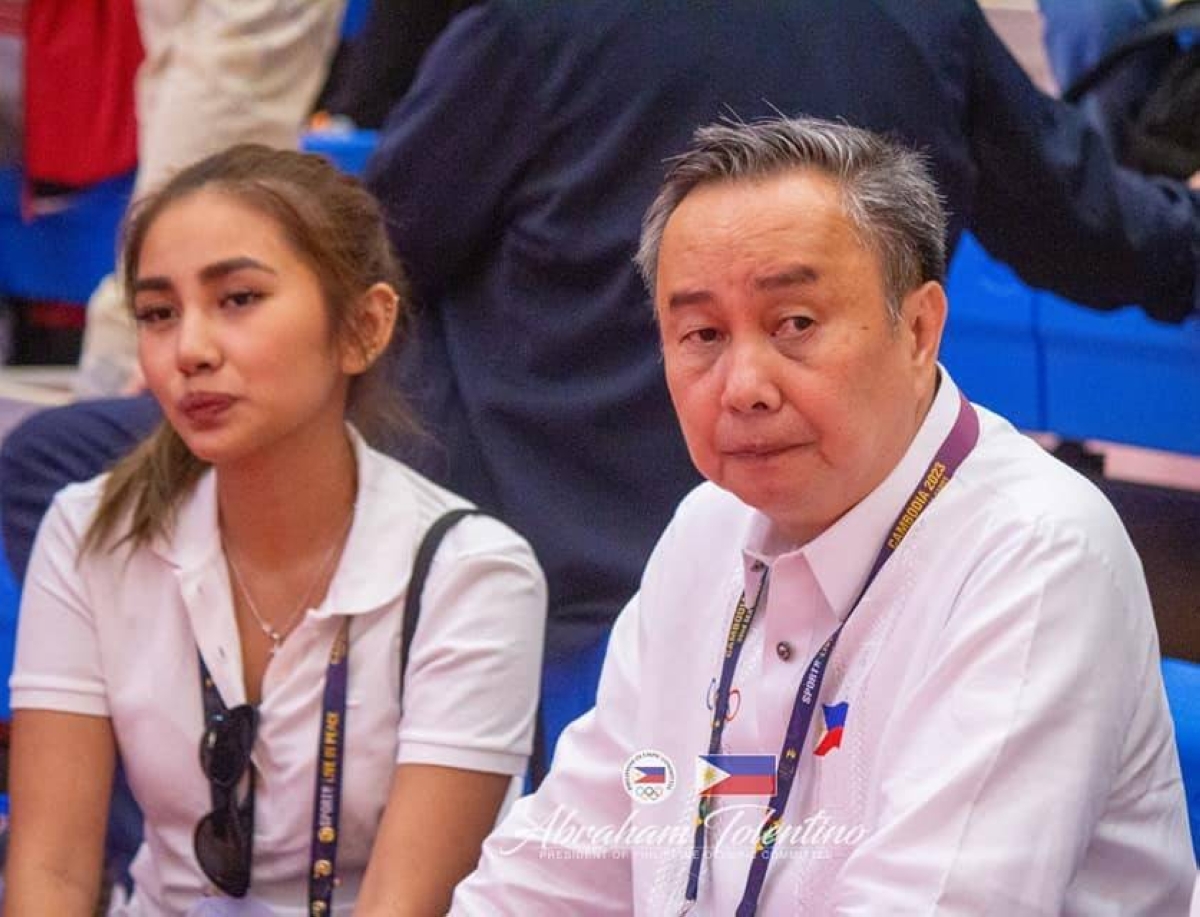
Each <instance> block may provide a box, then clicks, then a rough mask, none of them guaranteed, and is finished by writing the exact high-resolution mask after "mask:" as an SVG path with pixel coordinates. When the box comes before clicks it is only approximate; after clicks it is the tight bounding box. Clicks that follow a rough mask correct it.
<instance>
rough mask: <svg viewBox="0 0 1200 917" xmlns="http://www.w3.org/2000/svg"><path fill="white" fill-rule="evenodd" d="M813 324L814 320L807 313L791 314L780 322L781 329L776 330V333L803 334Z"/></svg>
mask: <svg viewBox="0 0 1200 917" xmlns="http://www.w3.org/2000/svg"><path fill="white" fill-rule="evenodd" d="M812 326H813V320H812V319H811V318H809V317H808V316H807V315H789V316H788V317H787V318H785V319H784V320H783V321H782V322H781V323H780V325H779V330H778V331H777V332H776V334H782V335H793V334H803V333H804V332H805V331H807V330H808V329H809V328H811V327H812Z"/></svg>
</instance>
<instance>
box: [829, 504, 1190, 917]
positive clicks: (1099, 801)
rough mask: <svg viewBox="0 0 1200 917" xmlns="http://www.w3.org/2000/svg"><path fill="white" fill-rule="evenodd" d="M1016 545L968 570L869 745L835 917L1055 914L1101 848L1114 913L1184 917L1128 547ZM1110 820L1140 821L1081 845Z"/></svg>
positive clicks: (998, 549) (1168, 791) (1144, 617)
mask: <svg viewBox="0 0 1200 917" xmlns="http://www.w3.org/2000/svg"><path fill="white" fill-rule="evenodd" d="M1113 524H1115V523H1113ZM1018 535H1019V536H1020V537H1010V538H1007V539H999V538H997V540H996V543H995V544H994V545H993V546H992V550H991V552H990V554H989V556H988V558H987V560H986V562H984V563H982V564H980V565H979V566H978V567H977V568H976V569H975V570H974V571H973V572H972V574H971V576H970V577H969V579H968V580H967V582H966V584H965V585H964V587H963V588H962V590H961V591H960V593H959V595H958V596H957V598H956V599H955V601H954V604H953V607H952V609H951V611H950V614H949V616H948V620H947V621H946V623H945V625H944V634H943V638H942V641H941V645H940V647H939V648H938V650H937V651H936V652H934V653H933V654H931V656H930V658H929V659H928V660H927V661H926V662H925V666H926V669H925V672H924V674H923V676H922V677H921V678H920V679H919V681H917V682H916V683H915V684H914V685H912V686H911V687H909V688H907V689H906V690H904V691H903V692H901V693H899V694H898V696H897V697H896V700H895V707H894V710H893V712H892V713H890V714H889V718H888V722H887V728H886V729H885V730H883V732H882V734H881V735H879V736H878V737H877V741H879V742H880V743H881V745H882V746H883V747H884V749H885V754H886V758H885V763H883V764H881V765H880V769H879V771H878V772H877V773H876V774H875V775H873V778H872V780H873V784H874V785H875V786H877V787H878V788H879V789H878V792H879V794H880V800H879V809H878V814H877V816H876V818H875V819H874V822H875V823H874V826H873V827H872V829H871V831H870V834H869V835H868V836H867V837H866V838H865V840H863V842H862V843H861V844H859V845H858V846H857V847H856V848H855V850H854V851H853V852H852V853H851V855H850V857H849V858H848V860H847V861H846V864H845V866H844V868H843V869H842V870H841V872H840V873H839V875H838V879H837V888H836V894H835V905H836V906H835V907H834V908H833V910H832V913H834V914H836V915H838V917H868V915H870V917H874V915H878V914H884V913H886V914H924V915H935V914H936V915H959V914H1004V915H1005V917H1034V915H1037V917H1051V915H1059V914H1062V913H1063V912H1064V901H1065V900H1066V898H1067V895H1068V892H1069V890H1070V887H1071V885H1072V881H1073V879H1074V877H1075V876H1076V875H1077V872H1078V869H1079V867H1080V864H1081V863H1082V862H1083V861H1084V858H1085V855H1087V854H1088V853H1089V848H1091V850H1092V857H1093V860H1092V866H1091V868H1096V864H1095V859H1094V857H1095V856H1096V854H1095V849H1096V847H1095V845H1100V846H1099V849H1100V850H1103V849H1104V845H1105V844H1106V843H1108V842H1109V841H1110V840H1111V841H1112V843H1113V844H1114V845H1115V846H1114V850H1117V849H1118V848H1119V849H1120V852H1114V853H1113V854H1112V859H1111V861H1110V862H1109V863H1108V864H1107V865H1106V866H1105V867H1104V868H1105V869H1106V870H1107V871H1108V872H1109V873H1110V875H1111V880H1112V882H1113V887H1114V889H1118V888H1122V887H1123V886H1122V879H1121V875H1122V869H1123V868H1127V869H1128V870H1129V871H1130V872H1129V875H1130V877H1131V878H1132V879H1134V880H1135V882H1134V884H1133V887H1134V888H1135V889H1136V891H1127V892H1124V893H1125V894H1129V895H1131V896H1132V895H1139V896H1141V900H1138V901H1136V902H1135V900H1134V899H1133V898H1132V897H1129V898H1126V899H1124V901H1123V904H1124V909H1122V913H1131V914H1133V913H1136V914H1156V915H1157V914H1162V915H1168V914H1180V915H1182V914H1183V913H1184V912H1185V910H1186V900H1187V894H1188V893H1189V892H1190V887H1191V881H1192V877H1193V875H1194V867H1193V866H1192V864H1191V850H1190V844H1189V840H1188V835H1187V827H1186V816H1185V814H1184V811H1183V794H1182V789H1181V786H1180V783H1179V771H1178V765H1177V764H1173V763H1172V761H1171V759H1172V758H1173V756H1174V755H1175V749H1174V745H1173V742H1172V735H1171V726H1170V719H1169V715H1168V713H1167V710H1166V706H1165V704H1166V701H1165V697H1164V695H1163V688H1162V681H1161V676H1160V674H1159V669H1158V665H1159V656H1158V647H1157V643H1156V640H1155V637H1154V624H1153V617H1152V613H1151V610H1150V605H1149V599H1148V596H1147V595H1146V593H1145V586H1144V584H1143V583H1141V582H1140V570H1138V568H1137V560H1136V557H1134V556H1133V549H1132V548H1131V547H1130V548H1128V550H1127V552H1122V553H1123V554H1124V556H1116V557H1114V556H1105V555H1104V554H1103V552H1102V551H1096V550H1094V546H1093V545H1090V544H1089V543H1088V540H1087V537H1086V536H1083V535H1080V534H1074V535H1072V534H1059V535H1052V534H1050V533H1048V532H1047V531H1045V530H1040V531H1038V532H1035V533H1032V534H1030V533H1018ZM930 611H931V612H934V609H930ZM1142 807H1144V808H1142ZM1123 808H1124V809H1127V810H1133V811H1138V810H1140V811H1143V812H1145V813H1146V814H1145V815H1144V817H1137V816H1134V815H1130V816H1129V818H1130V820H1131V821H1132V820H1134V819H1135V818H1136V824H1135V825H1131V824H1129V823H1126V824H1124V825H1121V826H1115V825H1116V823H1115V822H1113V821H1109V822H1108V824H1109V827H1108V828H1106V829H1101V830H1100V831H1099V832H1098V831H1097V826H1098V825H1099V824H1100V822H1101V820H1102V819H1112V818H1114V817H1117V815H1118V813H1120V812H1121V810H1122V809H1123ZM1131 827H1132V828H1134V830H1133V831H1132V836H1129V833H1128V830H1127V829H1129V828H1131ZM1114 835H1115V836H1114ZM1139 854H1144V855H1139ZM1172 854H1174V857H1173V862H1172ZM1181 903H1182V906H1181ZM1110 906H1113V905H1111V904H1110ZM1085 910H1086V908H1085Z"/></svg>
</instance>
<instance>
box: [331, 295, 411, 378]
mask: <svg viewBox="0 0 1200 917" xmlns="http://www.w3.org/2000/svg"><path fill="white" fill-rule="evenodd" d="M399 307H400V297H399V296H397V295H396V291H395V290H393V289H392V287H391V285H390V284H386V283H383V282H380V283H376V284H373V285H372V286H371V287H370V289H368V290H367V292H365V293H363V295H362V296H361V297H359V300H358V302H357V304H356V305H355V308H354V315H353V316H352V317H351V329H350V334H348V335H347V336H346V339H345V340H344V341H343V342H342V345H341V365H342V372H344V373H346V374H347V375H349V376H357V375H359V374H360V373H364V372H366V371H367V369H368V368H369V367H370V366H371V364H372V363H374V362H375V360H376V358H377V357H378V356H379V355H380V354H381V353H383V351H384V350H385V349H387V345H388V342H389V341H391V339H392V331H393V330H394V329H395V327H396V313H397V310H398V309H399Z"/></svg>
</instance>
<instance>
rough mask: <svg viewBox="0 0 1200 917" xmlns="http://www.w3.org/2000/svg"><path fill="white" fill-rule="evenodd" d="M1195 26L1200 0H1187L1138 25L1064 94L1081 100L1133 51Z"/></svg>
mask: <svg viewBox="0 0 1200 917" xmlns="http://www.w3.org/2000/svg"><path fill="white" fill-rule="evenodd" d="M1191 29H1200V0H1183V2H1181V3H1179V4H1177V5H1176V6H1174V7H1172V8H1171V9H1169V10H1167V11H1166V12H1165V13H1163V14H1162V15H1161V16H1158V17H1156V18H1154V19H1153V20H1151V21H1150V22H1148V23H1146V24H1145V25H1144V26H1142V27H1141V28H1139V29H1137V30H1136V31H1135V32H1134V33H1133V34H1132V35H1130V36H1129V37H1128V38H1126V39H1125V40H1124V41H1122V42H1121V43H1120V44H1118V45H1117V46H1116V47H1114V48H1113V49H1112V50H1111V51H1109V52H1108V53H1107V54H1105V55H1104V56H1103V57H1102V58H1100V60H1098V61H1097V62H1096V63H1095V65H1094V66H1092V68H1091V69H1090V70H1088V71H1087V72H1086V73H1084V74H1083V75H1082V76H1081V77H1079V78H1078V79H1077V80H1075V82H1073V83H1072V84H1071V85H1070V87H1068V88H1067V90H1066V91H1065V92H1064V93H1063V94H1062V97H1063V100H1064V101H1067V102H1072V103H1074V102H1078V101H1079V100H1080V99H1081V98H1083V96H1084V95H1085V94H1086V93H1088V92H1089V91H1091V90H1092V89H1094V88H1095V87H1096V86H1097V85H1098V84H1100V83H1102V82H1103V81H1104V80H1106V79H1107V78H1108V76H1109V74H1110V73H1112V72H1113V71H1114V70H1116V69H1117V68H1118V67H1120V66H1121V65H1122V64H1124V63H1125V61H1126V60H1127V59H1128V58H1129V57H1130V56H1131V55H1133V54H1136V53H1137V52H1139V51H1141V50H1143V49H1145V48H1149V47H1151V46H1152V45H1163V46H1166V45H1169V44H1171V43H1172V42H1174V41H1175V40H1176V39H1177V38H1178V36H1179V34H1180V33H1181V32H1186V31H1189V30H1191Z"/></svg>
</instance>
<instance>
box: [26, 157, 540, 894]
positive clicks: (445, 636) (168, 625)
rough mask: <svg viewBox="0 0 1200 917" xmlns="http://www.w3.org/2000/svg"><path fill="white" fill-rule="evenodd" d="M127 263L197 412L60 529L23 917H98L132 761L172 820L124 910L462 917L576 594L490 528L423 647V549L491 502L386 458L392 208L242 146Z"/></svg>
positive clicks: (31, 770) (32, 628)
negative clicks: (378, 444)
mask: <svg viewBox="0 0 1200 917" xmlns="http://www.w3.org/2000/svg"><path fill="white" fill-rule="evenodd" d="M122 270H123V274H124V281H125V284H126V288H127V289H128V290H129V297H130V300H131V303H130V304H131V308H132V310H133V314H134V316H135V318H136V321H137V326H138V352H139V359H140V363H141V367H142V371H143V372H144V374H145V379H146V383H147V385H148V386H149V388H150V390H151V391H152V392H153V394H154V395H155V397H156V398H157V400H158V402H159V403H160V405H161V406H162V409H163V413H164V416H165V422H164V424H163V425H162V427H161V428H160V429H159V430H158V431H157V432H156V433H155V434H154V435H153V436H152V437H151V438H150V439H149V440H148V441H147V442H146V443H145V444H144V445H143V446H142V447H140V448H139V449H138V450H137V451H136V452H135V453H133V454H132V455H131V456H130V457H129V458H127V459H125V460H124V461H122V462H121V463H120V464H119V465H117V466H116V467H115V468H114V469H113V470H112V472H110V473H109V474H108V475H105V476H102V477H100V478H97V479H95V480H93V481H91V482H89V483H86V484H82V485H74V486H72V487H69V488H67V489H66V490H64V491H63V492H62V493H61V494H60V495H59V497H58V498H57V499H56V501H55V504H54V506H53V508H52V509H51V511H50V513H49V515H48V516H47V519H46V521H45V523H44V524H43V526H42V528H41V531H40V533H39V536H38V542H37V545H36V547H35V550H34V556H33V559H32V561H31V564H30V568H29V572H28V576H27V578H26V584H25V592H24V599H23V605H22V609H21V621H20V632H19V635H18V643H19V649H18V654H17V655H18V661H17V663H16V666H15V668H14V674H13V678H12V703H13V707H14V709H15V710H16V713H15V715H14V727H13V729H14V739H13V760H12V771H11V796H12V841H11V846H10V850H9V865H8V876H7V888H6V902H5V903H6V913H7V914H10V915H21V917H36V915H53V917H70V915H90V914H91V913H92V911H93V908H94V906H95V900H94V899H95V896H96V890H97V887H98V884H99V873H100V859H101V846H102V843H101V841H102V835H103V828H104V822H105V813H106V808H107V803H108V791H109V786H110V784H111V780H112V773H113V767H114V759H115V754H116V749H117V747H119V748H120V752H121V758H122V760H123V763H124V766H125V768H126V771H127V774H128V778H129V783H130V785H131V786H132V788H133V792H134V795H135V796H136V798H137V800H138V802H139V803H140V804H141V807H142V809H143V811H144V813H145V819H146V823H145V828H146V839H145V843H144V844H143V846H142V848H141V850H140V852H139V854H138V856H137V858H136V860H135V861H134V865H133V868H132V873H133V877H134V882H135V887H134V893H133V897H132V899H131V900H130V901H129V903H128V904H126V905H124V909H123V910H122V911H121V913H122V914H123V915H137V917H144V915H154V917H158V915H177V914H192V915H200V914H242V915H250V914H271V915H300V914H316V915H321V914H350V913H352V912H353V913H354V914H356V915H372V914H385V913H386V914H389V915H393V914H395V915H399V914H443V913H445V911H446V910H447V909H448V906H449V902H450V895H451V891H452V889H453V886H454V884H455V883H456V882H457V881H458V880H459V879H460V878H461V877H462V876H463V875H465V874H466V873H467V872H468V871H469V870H470V869H471V867H472V866H473V864H474V863H475V860H476V858H477V856H478V850H479V845H480V843H481V841H482V839H483V838H484V836H485V835H486V834H487V832H488V830H489V828H490V827H491V825H492V824H493V822H494V820H495V818H496V815H497V812H498V810H499V808H500V806H501V803H502V801H503V799H504V797H505V794H506V792H507V791H508V790H509V788H510V786H511V785H512V783H513V778H514V777H516V776H517V775H520V774H521V773H522V772H523V771H524V768H525V763H526V759H527V756H528V754H529V750H530V745H531V739H532V731H533V716H534V710H535V706H536V697H537V690H538V673H539V669H540V657H541V640H542V630H543V626H544V620H545V584H544V581H543V578H542V574H541V571H540V569H539V568H538V566H537V563H536V561H535V559H534V557H533V555H532V553H531V551H530V549H529V547H528V545H527V544H526V543H525V542H524V541H523V540H522V539H521V538H520V537H518V536H517V535H515V534H514V533H513V532H512V531H511V530H509V529H508V528H506V527H505V526H503V525H501V524H500V523H498V522H496V521H495V520H493V519H489V518H487V517H480V516H471V517H467V518H465V519H463V520H462V521H460V522H459V523H458V524H457V525H455V526H454V527H453V528H451V529H450V530H449V532H448V534H446V536H445V538H444V540H443V541H442V542H441V544H440V546H439V547H438V549H437V551H436V554H435V555H434V562H433V565H432V567H431V568H430V570H429V575H428V579H427V580H426V583H425V587H424V589H423V591H422V593H421V605H422V611H421V615H420V619H419V624H418V626H417V629H416V634H415V638H414V639H413V642H412V650H411V654H410V657H411V658H407V659H403V660H402V659H401V658H400V653H401V651H400V647H401V618H402V608H403V605H404V600H405V597H406V592H407V587H408V580H409V575H410V571H411V568H412V564H413V560H414V554H415V552H416V550H417V546H418V544H419V543H420V541H421V539H422V537H423V536H424V534H425V533H426V531H427V530H428V529H429V527H430V525H431V524H432V523H433V522H434V521H435V520H436V519H437V518H439V517H440V516H442V515H443V514H444V513H445V512H446V511H448V510H450V509H453V508H456V507H464V506H467V505H468V504H467V503H466V501H465V500H463V499H461V498H459V497H457V496H455V495H453V494H451V493H449V492H447V491H445V490H443V489H441V488H439V487H437V486H436V485H434V484H432V483H431V482H429V481H428V480H426V479H424V478H422V477H421V476H420V475H418V474H417V473H415V472H414V471H412V470H411V469H409V468H407V467H405V466H404V465H402V464H400V463H398V462H396V461H394V460H392V459H389V458H386V457H385V456H384V455H382V454H381V453H380V452H377V451H375V450H374V449H373V448H372V447H371V446H368V445H367V442H368V441H373V438H374V437H375V436H376V435H377V434H378V433H380V432H381V431H382V432H386V431H388V430H392V431H395V430H396V429H397V424H398V422H399V420H398V417H397V415H396V412H395V411H394V410H388V408H389V406H390V405H389V400H388V395H389V393H390V392H391V389H390V387H389V385H388V383H387V380H386V378H385V376H386V373H387V363H388V359H387V357H388V356H389V355H390V354H391V353H392V348H390V347H389V343H390V342H392V341H396V342H397V343H399V342H400V339H402V338H403V333H395V332H396V331H397V329H399V331H400V332H402V331H403V328H404V326H405V322H406V315H407V313H406V304H405V303H404V302H403V290H404V286H403V283H402V278H401V277H400V275H399V271H398V268H397V265H396V264H395V262H394V260H393V258H392V256H391V253H390V249H389V246H388V242H387V238H386V235H385V232H384V228H383V224H382V220H381V217H380V214H379V211H378V209H377V208H376V206H375V203H374V201H373V200H372V199H371V198H370V196H369V195H368V194H367V193H366V192H364V191H363V190H362V189H361V188H360V187H359V186H358V185H357V184H356V183H355V182H354V181H353V180H352V179H350V178H347V177H345V176H343V175H341V174H340V173H338V172H337V171H336V170H334V169H333V167H332V166H330V165H328V164H327V163H325V162H324V161H323V160H321V159H318V158H316V157H312V156H306V155H303V154H298V153H291V152H279V151H273V150H268V149H267V148H264V147H257V146H240V147H234V148H232V149H230V150H228V151H226V152H223V153H220V154H218V155H216V156H213V157H210V158H209V159H206V160H204V161H202V162H200V163H198V164H196V165H194V166H192V167H190V168H188V169H186V170H185V171H183V172H181V173H179V174H178V175H177V176H176V177H175V178H174V179H173V180H171V181H170V182H169V183H168V184H166V185H165V186H164V187H163V188H162V190H161V191H159V192H158V193H157V194H154V195H153V196H151V197H149V198H148V199H146V200H145V201H144V202H143V203H142V204H141V205H140V206H139V207H138V208H137V209H136V210H135V211H134V213H133V214H132V216H131V219H130V221H129V223H128V225H127V228H126V236H125V246H124V255H123V264H122ZM347 647H348V652H347V651H346V648H347ZM402 664H403V666H404V669H405V672H406V678H405V681H404V693H403V716H401V715H400V697H399V680H400V670H401V665H402ZM331 895H332V902H331V900H330V896H331Z"/></svg>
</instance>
